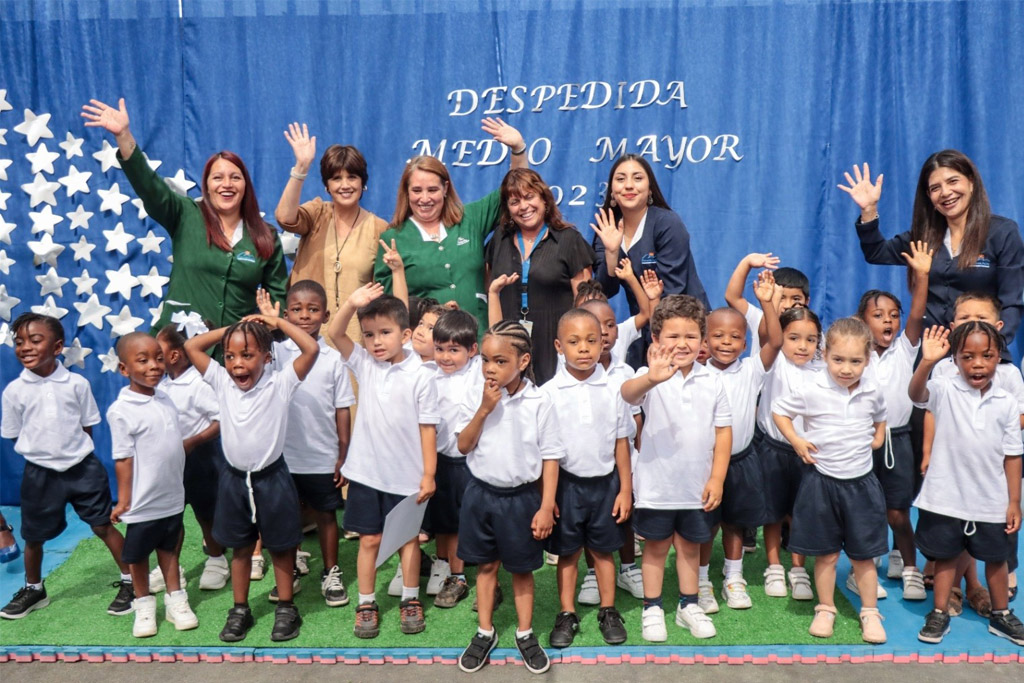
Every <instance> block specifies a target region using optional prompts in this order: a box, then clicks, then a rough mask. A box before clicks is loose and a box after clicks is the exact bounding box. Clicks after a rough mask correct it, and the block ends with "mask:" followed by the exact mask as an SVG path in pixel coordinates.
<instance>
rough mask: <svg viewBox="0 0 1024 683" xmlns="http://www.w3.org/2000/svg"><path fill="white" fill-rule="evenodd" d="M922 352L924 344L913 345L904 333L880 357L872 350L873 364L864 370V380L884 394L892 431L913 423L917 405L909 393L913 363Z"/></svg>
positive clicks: (870, 363)
mask: <svg viewBox="0 0 1024 683" xmlns="http://www.w3.org/2000/svg"><path fill="white" fill-rule="evenodd" d="M920 348H921V342H920V341H919V342H918V343H917V345H916V346H915V345H914V344H911V343H910V340H909V339H907V332H906V330H904V331H903V332H900V334H899V336H898V337H896V340H895V341H894V342H893V343H892V345H891V346H889V348H887V349H886V350H885V351H884V352H883V353H882V355H881V356H879V355H878V352H877V351H875V350H874V349H871V360H870V361H869V362H868V365H867V367H866V368H865V369H864V377H865V378H866V379H870V380H871V381H872V382H874V383H875V384H876V385H877V386H878V387H879V388H880V389H881V390H882V395H883V396H884V397H885V407H886V412H887V414H888V416H889V419H888V420H886V422H887V425H888V427H889V428H890V429H893V428H896V427H904V426H906V425H907V424H908V423H909V422H910V412H911V411H912V410H913V409H914V402H913V401H911V400H910V394H909V393H908V392H907V389H908V388H909V387H910V378H911V377H913V376H914V361H915V360H917V351H918V349H920Z"/></svg>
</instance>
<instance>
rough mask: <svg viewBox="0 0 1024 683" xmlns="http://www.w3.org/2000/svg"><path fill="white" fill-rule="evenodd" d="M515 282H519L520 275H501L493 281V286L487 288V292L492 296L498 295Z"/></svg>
mask: <svg viewBox="0 0 1024 683" xmlns="http://www.w3.org/2000/svg"><path fill="white" fill-rule="evenodd" d="M514 282H519V273H511V274H505V275H499V276H497V277H496V278H494V279H493V280H491V286H490V287H488V288H487V291H488V292H490V293H491V294H497V293H498V292H500V291H501V290H503V289H505V288H506V287H508V286H509V285H511V284H512V283H514Z"/></svg>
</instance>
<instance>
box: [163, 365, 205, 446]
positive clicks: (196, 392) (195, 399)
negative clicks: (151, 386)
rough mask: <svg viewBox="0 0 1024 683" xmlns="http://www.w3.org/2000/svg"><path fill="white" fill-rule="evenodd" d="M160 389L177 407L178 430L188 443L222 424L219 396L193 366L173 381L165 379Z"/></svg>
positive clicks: (168, 377)
mask: <svg viewBox="0 0 1024 683" xmlns="http://www.w3.org/2000/svg"><path fill="white" fill-rule="evenodd" d="M157 388H158V389H160V390H161V391H163V392H164V393H165V394H167V395H168V396H170V397H171V400H172V401H174V405H176V406H177V407H178V426H180V427H181V434H182V436H184V437H185V438H186V439H189V438H191V437H193V436H195V435H196V434H198V433H199V432H201V431H203V430H204V429H206V428H207V427H209V426H210V425H211V424H213V423H214V422H219V421H220V404H219V403H218V402H217V395H216V394H215V393H213V388H212V387H211V386H210V385H209V384H207V383H206V382H204V381H203V376H202V375H200V374H199V371H198V370H196V369H195V367H194V366H191V365H190V366H189V368H188V370H186V371H185V372H183V373H181V374H180V375H178V376H177V377H176V378H174V379H171V378H170V376H167V377H164V378H163V379H162V380H160V384H159V386H158V387H157Z"/></svg>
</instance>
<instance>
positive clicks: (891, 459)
mask: <svg viewBox="0 0 1024 683" xmlns="http://www.w3.org/2000/svg"><path fill="white" fill-rule="evenodd" d="M889 446H890V448H891V449H892V453H891V454H889V455H888V457H886V445H885V444H883V445H882V447H881V448H876V449H875V451H874V453H873V457H874V461H875V467H874V471H875V476H876V477H878V483H880V484H881V485H882V491H883V492H884V493H885V507H886V509H889V510H909V509H910V504H911V503H912V502H913V501H914V445H913V443H912V442H911V440H910V425H906V426H903V427H896V428H895V429H891V430H889Z"/></svg>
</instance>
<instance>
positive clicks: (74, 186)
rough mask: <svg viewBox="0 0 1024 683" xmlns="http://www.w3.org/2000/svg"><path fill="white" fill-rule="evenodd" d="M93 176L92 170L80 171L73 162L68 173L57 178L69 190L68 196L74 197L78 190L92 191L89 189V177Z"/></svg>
mask: <svg viewBox="0 0 1024 683" xmlns="http://www.w3.org/2000/svg"><path fill="white" fill-rule="evenodd" d="M91 177H92V171H79V170H78V169H77V168H75V165H74V164H71V168H70V169H69V170H68V174H67V175H66V176H64V177H63V178H57V182H58V183H60V184H61V185H63V186H64V188H65V189H66V190H67V193H68V197H73V196H74V195H75V193H76V192H81V193H83V194H89V193H90V192H91V190H90V189H89V178H91Z"/></svg>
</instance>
